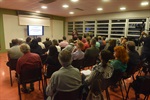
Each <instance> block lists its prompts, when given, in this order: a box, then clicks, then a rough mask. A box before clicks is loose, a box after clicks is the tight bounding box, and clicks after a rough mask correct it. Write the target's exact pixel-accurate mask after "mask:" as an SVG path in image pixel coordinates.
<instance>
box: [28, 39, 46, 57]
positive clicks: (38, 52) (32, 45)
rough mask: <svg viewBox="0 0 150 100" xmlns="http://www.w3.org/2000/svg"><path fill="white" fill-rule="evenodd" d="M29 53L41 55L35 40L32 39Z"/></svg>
mask: <svg viewBox="0 0 150 100" xmlns="http://www.w3.org/2000/svg"><path fill="white" fill-rule="evenodd" d="M30 48H31V52H32V53H36V54H38V55H39V56H41V55H42V54H43V52H42V48H41V46H40V45H39V44H38V41H37V39H33V40H32V42H31V44H30Z"/></svg>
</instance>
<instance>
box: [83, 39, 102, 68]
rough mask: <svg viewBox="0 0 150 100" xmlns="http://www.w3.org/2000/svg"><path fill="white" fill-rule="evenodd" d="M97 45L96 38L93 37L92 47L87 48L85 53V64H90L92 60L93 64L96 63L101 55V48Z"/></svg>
mask: <svg viewBox="0 0 150 100" xmlns="http://www.w3.org/2000/svg"><path fill="white" fill-rule="evenodd" d="M95 45H96V40H95V39H92V40H91V47H90V48H88V49H86V51H85V55H84V59H85V61H84V62H85V65H86V64H88V63H89V62H92V63H91V64H96V61H97V59H98V55H99V49H98V48H97V47H96V46H95ZM86 67H87V66H86Z"/></svg>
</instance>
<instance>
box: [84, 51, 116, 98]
mask: <svg viewBox="0 0 150 100" xmlns="http://www.w3.org/2000/svg"><path fill="white" fill-rule="evenodd" d="M99 58H100V60H101V63H99V64H97V65H95V66H94V67H93V70H92V72H91V74H90V75H89V76H88V77H87V78H86V79H85V83H86V84H88V85H90V92H89V94H88V96H87V98H88V99H87V100H92V98H90V96H92V95H93V96H94V97H96V98H99V99H100V98H103V96H102V93H101V92H102V91H103V90H104V89H105V88H107V83H108V80H107V79H109V78H110V77H111V76H112V74H113V71H114V68H113V67H112V66H111V65H110V63H109V60H110V58H111V52H110V51H108V50H102V51H101V53H100V56H99ZM105 79H106V80H105ZM105 84H106V85H105ZM99 99H97V100H99ZM100 100H101V99H100Z"/></svg>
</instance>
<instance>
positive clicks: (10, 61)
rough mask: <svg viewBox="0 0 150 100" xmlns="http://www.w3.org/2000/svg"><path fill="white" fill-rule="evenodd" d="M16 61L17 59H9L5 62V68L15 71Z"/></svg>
mask: <svg viewBox="0 0 150 100" xmlns="http://www.w3.org/2000/svg"><path fill="white" fill-rule="evenodd" d="M17 61H18V59H9V61H8V62H7V66H9V68H10V69H11V70H16V66H17Z"/></svg>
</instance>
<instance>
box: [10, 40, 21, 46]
mask: <svg viewBox="0 0 150 100" xmlns="http://www.w3.org/2000/svg"><path fill="white" fill-rule="evenodd" d="M11 42H12V44H13V45H18V44H19V41H18V39H12V40H11Z"/></svg>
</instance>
